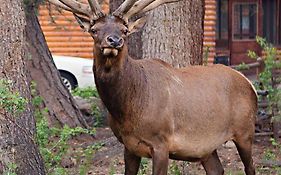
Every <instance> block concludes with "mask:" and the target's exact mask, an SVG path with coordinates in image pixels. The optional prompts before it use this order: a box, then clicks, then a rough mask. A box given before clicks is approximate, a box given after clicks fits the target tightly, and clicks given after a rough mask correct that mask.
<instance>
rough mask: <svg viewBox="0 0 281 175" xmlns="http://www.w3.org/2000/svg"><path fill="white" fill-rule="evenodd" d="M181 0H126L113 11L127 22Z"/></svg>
mask: <svg viewBox="0 0 281 175" xmlns="http://www.w3.org/2000/svg"><path fill="white" fill-rule="evenodd" d="M176 1H180V0H125V1H124V2H123V3H122V4H121V6H120V7H119V8H118V9H117V10H115V11H114V12H113V15H115V16H119V17H121V18H123V20H125V21H126V22H128V20H129V19H130V18H131V17H133V16H135V15H137V14H143V13H145V12H148V11H150V10H152V9H155V8H156V7H158V6H160V5H162V4H165V3H172V2H176Z"/></svg>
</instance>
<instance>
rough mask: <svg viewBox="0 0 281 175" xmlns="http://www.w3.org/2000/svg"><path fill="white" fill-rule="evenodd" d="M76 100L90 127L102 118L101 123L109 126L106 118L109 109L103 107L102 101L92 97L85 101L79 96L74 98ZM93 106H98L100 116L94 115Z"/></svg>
mask: <svg viewBox="0 0 281 175" xmlns="http://www.w3.org/2000/svg"><path fill="white" fill-rule="evenodd" d="M74 100H75V101H76V104H77V105H78V108H79V109H80V110H81V112H82V114H83V115H84V116H85V120H86V122H87V123H88V125H89V126H92V125H93V124H94V123H95V121H96V117H101V121H102V124H103V125H106V124H107V120H106V117H107V115H108V112H107V109H106V108H105V106H104V105H103V103H102V101H101V99H99V98H96V97H91V98H89V99H83V98H81V97H79V96H74ZM93 106H97V107H98V110H99V111H100V116H94V115H93V111H92V110H93Z"/></svg>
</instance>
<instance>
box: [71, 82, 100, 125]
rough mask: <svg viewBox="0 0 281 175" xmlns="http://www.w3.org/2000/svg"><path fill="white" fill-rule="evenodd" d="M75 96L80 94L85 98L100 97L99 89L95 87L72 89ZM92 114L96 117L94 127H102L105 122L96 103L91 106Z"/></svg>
mask: <svg viewBox="0 0 281 175" xmlns="http://www.w3.org/2000/svg"><path fill="white" fill-rule="evenodd" d="M72 95H73V96H79V97H81V98H83V99H90V98H91V97H96V98H99V95H98V91H97V89H96V88H95V87H86V88H76V89H74V90H73V91H72ZM91 115H92V116H94V118H95V123H94V127H100V126H101V125H102V123H103V118H102V112H101V109H100V108H99V106H98V105H96V104H95V103H93V104H92V106H91Z"/></svg>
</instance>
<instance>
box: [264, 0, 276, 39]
mask: <svg viewBox="0 0 281 175" xmlns="http://www.w3.org/2000/svg"><path fill="white" fill-rule="evenodd" d="M262 5H263V6H262V7H263V37H264V38H266V40H267V41H268V42H270V43H272V44H277V39H278V38H277V32H276V30H277V23H276V22H277V10H276V6H277V4H276V0H267V1H263V3H262Z"/></svg>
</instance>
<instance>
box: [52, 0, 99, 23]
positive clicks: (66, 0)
mask: <svg viewBox="0 0 281 175" xmlns="http://www.w3.org/2000/svg"><path fill="white" fill-rule="evenodd" d="M48 1H49V2H50V3H51V4H54V5H55V6H58V7H60V8H63V9H64V10H67V11H70V12H73V13H75V14H79V15H83V16H86V17H88V18H90V19H91V20H95V19H98V18H100V17H102V16H104V14H103V12H102V11H101V7H100V5H99V3H98V2H97V1H96V0H88V3H89V5H87V4H83V3H80V2H78V1H74V0H48Z"/></svg>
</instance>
